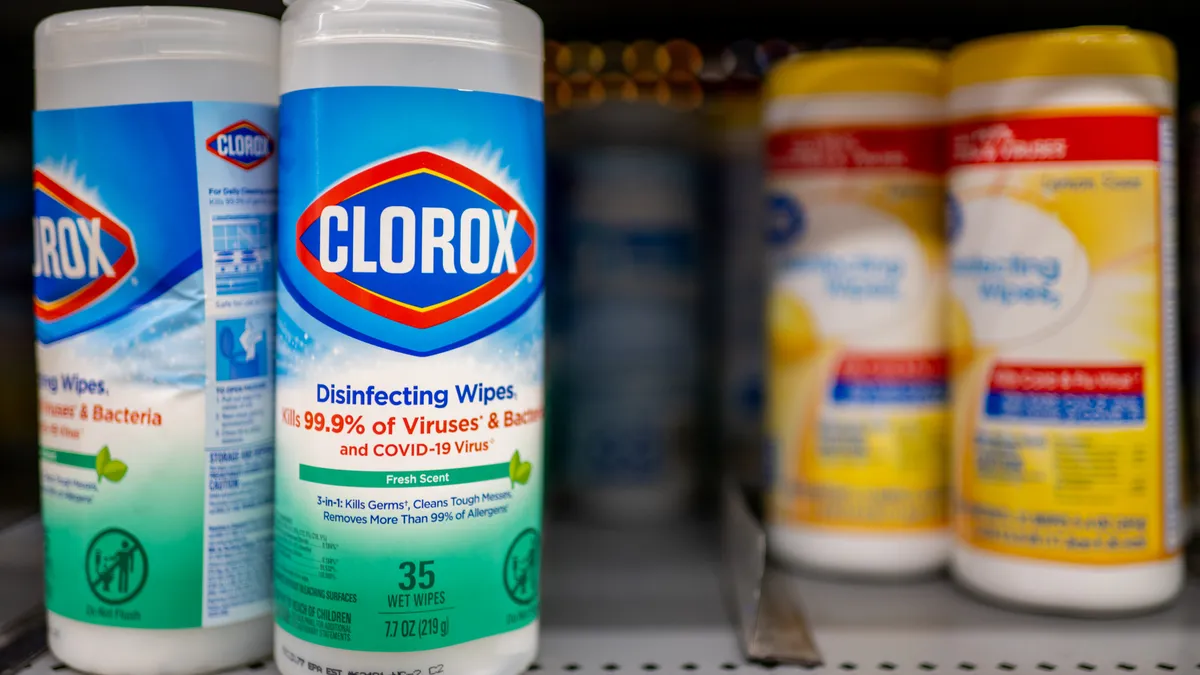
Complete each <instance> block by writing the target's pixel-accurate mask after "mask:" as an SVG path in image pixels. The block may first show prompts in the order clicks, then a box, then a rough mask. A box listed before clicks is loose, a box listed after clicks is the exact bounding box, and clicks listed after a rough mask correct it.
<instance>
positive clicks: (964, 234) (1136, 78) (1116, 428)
mask: <svg viewBox="0 0 1200 675" xmlns="http://www.w3.org/2000/svg"><path fill="white" fill-rule="evenodd" d="M1175 79H1176V76H1175V55H1174V50H1173V48H1172V47H1171V45H1170V43H1169V42H1167V40H1165V39H1163V38H1161V37H1159V36H1157V35H1151V34H1147V33H1139V32H1136V31H1130V30H1128V29H1125V28H1103V27H1101V28H1096V27H1088V28H1078V29H1073V30H1064V31H1052V32H1041V33H1030V34H1021V35H1009V36H1001V37H996V38H990V39H986V40H981V41H978V42H974V43H969V44H967V45H964V46H962V47H960V48H959V49H958V50H956V51H955V52H954V53H953V54H952V56H951V63H950V86H951V92H950V94H949V101H948V106H949V113H950V115H951V126H950V138H949V146H950V160H951V168H950V171H949V175H948V182H949V189H950V196H949V200H948V207H947V211H948V214H947V220H948V231H949V240H950V252H951V290H952V295H953V300H952V303H951V307H952V309H951V326H952V329H951V345H952V346H951V354H952V358H951V372H952V398H953V422H952V444H953V450H954V452H953V455H954V459H955V461H954V470H953V477H954V478H953V480H954V490H955V533H956V548H955V554H954V562H953V566H954V571H955V574H956V576H957V578H958V579H959V580H960V581H961V582H962V583H964V584H965V585H966V586H968V587H969V588H972V589H974V590H975V591H977V592H979V593H981V594H983V595H986V596H991V597H993V598H996V599H999V600H1003V601H1005V602H1010V603H1016V604H1022V605H1026V606H1031V607H1035V608H1040V609H1046V610H1051V611H1066V612H1084V613H1089V612H1120V611H1131V610H1137V609H1142V608H1146V607H1152V606H1155V605H1158V604H1161V603H1163V602H1166V601H1167V600H1169V599H1171V598H1172V597H1174V596H1175V595H1176V594H1177V592H1178V591H1179V589H1180V584H1181V582H1182V578H1183V562H1182V560H1181V559H1180V556H1179V552H1180V546H1181V543H1182V537H1183V529H1184V524H1183V513H1182V507H1181V501H1182V498H1181V495H1180V486H1181V483H1182V481H1181V479H1180V453H1179V385H1178V378H1179V365H1178V344H1177V338H1176V333H1177V330H1178V310H1177V308H1176V295H1177V291H1176V280H1175V277H1176V262H1175V258H1176V254H1175V246H1176V244H1175V241H1176V205H1175V204H1176V196H1175V189H1176V188H1175V152H1176V151H1175V141H1174V126H1175V120H1174V105H1175Z"/></svg>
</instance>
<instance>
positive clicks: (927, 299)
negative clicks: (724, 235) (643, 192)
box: [764, 48, 950, 577]
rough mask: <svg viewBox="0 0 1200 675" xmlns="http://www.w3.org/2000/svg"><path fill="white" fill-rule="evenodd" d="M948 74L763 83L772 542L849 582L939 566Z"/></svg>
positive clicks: (838, 58) (865, 63) (844, 72)
mask: <svg viewBox="0 0 1200 675" xmlns="http://www.w3.org/2000/svg"><path fill="white" fill-rule="evenodd" d="M943 82H944V61H943V59H942V58H941V57H940V56H939V55H937V54H936V53H933V52H926V51H921V50H909V49H882V48H881V49H852V50H845V51H840V52H825V53H820V54H815V55H803V56H800V57H796V58H793V59H791V60H788V61H786V62H784V63H782V64H781V65H779V66H778V67H777V68H776V69H775V70H774V71H772V73H771V74H770V76H769V77H768V80H767V85H766V98H767V100H766V109H765V116H764V117H765V125H766V132H767V135H768V139H767V155H768V157H767V170H768V181H767V182H768V200H769V206H770V215H769V218H770V227H769V231H768V242H769V245H770V266H769V270H770V271H769V281H768V333H769V355H768V360H769V364H768V369H767V370H768V374H767V381H768V382H767V406H768V410H767V433H768V443H769V446H770V451H769V454H770V462H771V467H770V475H771V481H770V487H769V494H768V508H767V532H768V542H769V547H770V549H771V552H772V554H773V555H774V556H775V558H777V559H778V560H780V561H782V562H784V563H787V564H790V565H793V566H797V567H803V568H808V569H813V570H816V571H821V572H827V573H834V574H840V575H850V576H864V577H894V576H910V575H915V574H923V573H929V572H932V571H934V570H936V569H938V568H940V567H941V566H942V565H943V564H944V563H945V562H946V559H947V557H948V555H949V550H950V535H949V530H948V526H949V519H948V514H947V503H948V500H947V496H948V476H947V472H948V457H947V429H946V424H947V409H946V405H947V402H946V398H947V391H946V364H947V354H946V337H945V316H944V313H945V287H946V258H945V246H944V232H943V222H942V218H943V212H944V209H943V203H944V185H943V173H944V165H945V154H944V143H943V138H944V136H943V132H944V129H943V122H944V99H943V96H944V85H943Z"/></svg>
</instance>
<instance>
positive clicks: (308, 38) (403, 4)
mask: <svg viewBox="0 0 1200 675" xmlns="http://www.w3.org/2000/svg"><path fill="white" fill-rule="evenodd" d="M283 3H284V4H285V5H288V6H289V9H288V10H287V14H285V15H284V22H285V24H286V26H287V33H288V40H290V41H293V42H294V43H295V44H306V43H329V42H360V43H361V42H387V43H420V44H440V45H454V46H461V47H473V48H478V49H487V50H492V51H506V52H514V53H519V54H524V55H527V56H532V57H536V58H537V59H541V58H542V49H543V44H542V20H541V18H539V17H538V15H537V13H536V12H534V11H533V10H531V9H529V8H528V7H525V6H524V5H522V4H520V3H518V2H514V1H513V0H283Z"/></svg>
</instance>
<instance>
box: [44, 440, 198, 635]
mask: <svg viewBox="0 0 1200 675" xmlns="http://www.w3.org/2000/svg"><path fill="white" fill-rule="evenodd" d="M120 452H121V451H120V450H116V451H113V450H111V449H110V448H108V447H107V446H105V447H102V448H99V449H98V452H96V453H95V454H85V453H77V452H67V451H63V450H54V449H50V448H43V449H42V451H41V454H42V511H43V519H44V521H45V525H46V544H45V545H46V606H47V608H48V609H50V611H52V612H54V613H56V614H60V615H62V616H66V617H68V618H72V619H77V620H80V621H86V622H88V623H94V624H100V625H105V626H122V627H130V628H133V627H152V628H188V627H192V626H196V625H199V623H200V617H201V614H202V606H201V605H202V602H203V595H202V594H201V593H190V594H189V593H174V592H172V588H175V587H185V588H186V587H191V588H196V589H199V588H201V585H202V582H203V579H202V567H201V566H200V565H198V564H197V563H196V561H197V559H198V558H199V557H200V553H201V551H202V548H203V545H204V531H203V530H202V529H200V528H186V527H180V524H182V523H189V522H197V521H199V520H202V519H203V517H204V483H203V482H202V481H197V480H191V481H188V480H187V477H188V474H193V475H194V474H197V473H198V474H203V472H204V470H205V467H204V455H203V454H201V453H197V454H195V455H194V456H193V457H192V458H190V460H191V461H188V460H187V459H182V458H171V457H170V456H169V455H166V454H163V455H160V456H159V457H158V458H155V457H153V456H144V457H143V456H141V455H139V457H138V459H139V460H140V461H134V460H132V459H131V460H129V461H130V463H131V464H126V461H125V459H123V458H127V457H128V455H122V454H119V453H120ZM114 457H115V458H114ZM156 459H157V460H158V461H156ZM181 459H182V461H181ZM163 460H166V461H163ZM131 465H132V466H131ZM152 476H153V478H151V477H152ZM189 483H190V485H189ZM151 504H153V505H154V506H153V508H149V505H151ZM159 568H161V572H160V571H159Z"/></svg>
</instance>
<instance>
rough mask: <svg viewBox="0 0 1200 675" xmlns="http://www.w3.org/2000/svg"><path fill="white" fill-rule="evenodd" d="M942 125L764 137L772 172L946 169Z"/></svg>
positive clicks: (796, 132)
mask: <svg viewBox="0 0 1200 675" xmlns="http://www.w3.org/2000/svg"><path fill="white" fill-rule="evenodd" d="M944 142H945V135H944V129H943V128H942V127H898V128H877V129H858V128H838V129H803V130H791V131H781V132H779V133H775V134H772V135H771V136H770V138H768V139H767V157H768V166H769V168H770V170H771V171H854V170H871V169H876V170H877V169H908V170H910V171H921V172H925V173H934V174H940V173H942V172H943V171H944V170H945V162H944V160H943V156H944V150H943V147H944Z"/></svg>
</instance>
